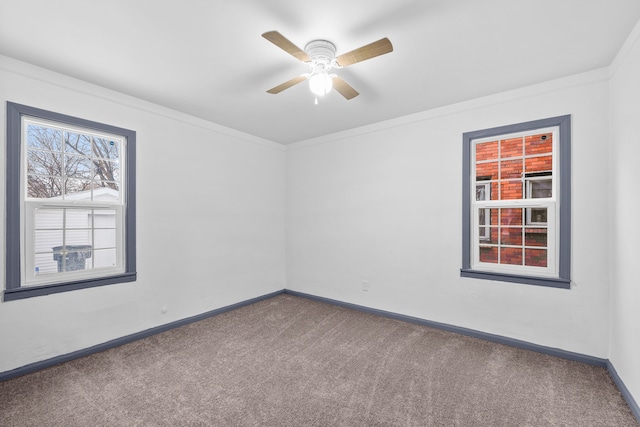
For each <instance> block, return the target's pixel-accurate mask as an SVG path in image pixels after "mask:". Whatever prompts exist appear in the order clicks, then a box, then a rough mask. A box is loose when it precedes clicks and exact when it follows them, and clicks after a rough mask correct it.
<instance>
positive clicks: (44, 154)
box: [27, 150, 62, 176]
mask: <svg viewBox="0 0 640 427" xmlns="http://www.w3.org/2000/svg"><path fill="white" fill-rule="evenodd" d="M27 173H30V174H39V175H52V176H62V156H61V155H60V154H58V153H54V152H51V151H42V150H28V151H27Z"/></svg>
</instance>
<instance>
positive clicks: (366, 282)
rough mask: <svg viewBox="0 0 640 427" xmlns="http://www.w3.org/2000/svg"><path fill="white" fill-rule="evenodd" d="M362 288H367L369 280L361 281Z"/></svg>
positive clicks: (365, 289)
mask: <svg viewBox="0 0 640 427" xmlns="http://www.w3.org/2000/svg"><path fill="white" fill-rule="evenodd" d="M362 290H363V291H365V292H366V291H368V290H369V281H368V280H363V281H362Z"/></svg>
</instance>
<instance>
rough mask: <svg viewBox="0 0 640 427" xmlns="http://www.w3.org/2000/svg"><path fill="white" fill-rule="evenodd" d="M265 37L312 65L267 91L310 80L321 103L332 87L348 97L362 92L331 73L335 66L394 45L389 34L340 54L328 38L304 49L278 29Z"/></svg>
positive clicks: (377, 54)
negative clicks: (307, 69) (303, 71)
mask: <svg viewBox="0 0 640 427" xmlns="http://www.w3.org/2000/svg"><path fill="white" fill-rule="evenodd" d="M262 37H264V38H265V39H267V40H269V41H270V42H271V43H273V44H275V45H276V46H278V47H279V48H280V49H282V50H284V51H285V52H287V53H288V54H290V55H291V56H293V57H294V58H296V59H297V60H299V61H302V62H304V63H306V64H308V65H309V68H310V72H309V73H305V74H302V75H300V76H298V77H295V78H293V79H291V80H289V81H286V82H284V83H282V84H279V85H278V86H276V87H273V88H271V89H269V90H268V91H267V92H268V93H272V94H277V93H280V92H282V91H283V90H285V89H289V88H290V87H292V86H294V85H297V84H298V83H301V82H303V81H305V80H309V89H310V90H311V92H312V93H313V94H314V95H315V96H316V101H315V102H316V104H317V103H318V96H322V95H326V94H327V93H329V91H331V89H332V88H333V87H335V88H336V90H337V91H338V92H339V93H340V95H342V96H344V97H345V98H346V99H347V100H349V99H352V98H355V97H356V96H358V95H359V93H358V91H357V90H355V89H354V88H352V87H351V86H350V85H349V84H347V82H345V81H344V80H343V79H341V78H340V77H338V76H336V75H335V74H329V71H330V70H331V69H332V68H342V67H346V66H349V65H352V64H355V63H357V62H361V61H365V60H367V59H371V58H375V57H376V56H380V55H384V54H385V53H389V52H392V51H393V45H391V42H390V41H389V39H388V38H386V37H385V38H383V39H380V40H378V41H376V42H373V43H369V44H368V45H365V46H362V47H360V48H358V49H355V50H352V51H350V52H347V53H343V54H342V55H339V56H336V46H335V45H334V44H333V43H331V42H330V41H327V40H312V41H310V42H309V43H307V44H306V46H305V48H304V50H302V49H300V48H299V47H298V46H296V45H295V44H293V43H292V42H290V41H289V40H288V39H287V38H286V37H284V36H283V35H282V34H280V33H279V32H277V31H269V32H266V33H264V34H263V35H262Z"/></svg>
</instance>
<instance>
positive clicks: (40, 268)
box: [34, 252, 59, 276]
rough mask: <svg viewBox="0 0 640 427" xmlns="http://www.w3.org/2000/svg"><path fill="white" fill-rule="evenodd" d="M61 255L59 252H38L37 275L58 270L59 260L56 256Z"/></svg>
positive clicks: (36, 259)
mask: <svg viewBox="0 0 640 427" xmlns="http://www.w3.org/2000/svg"><path fill="white" fill-rule="evenodd" d="M56 256H59V254H54V253H51V252H49V253H42V254H36V256H35V262H36V266H35V272H34V273H35V275H36V276H38V275H40V274H50V273H57V272H58V262H57V261H56V259H55V257H56Z"/></svg>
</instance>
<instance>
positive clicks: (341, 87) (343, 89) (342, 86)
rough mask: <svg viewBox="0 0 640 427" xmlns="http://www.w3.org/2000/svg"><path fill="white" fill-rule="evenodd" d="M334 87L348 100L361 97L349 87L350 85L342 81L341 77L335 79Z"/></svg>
mask: <svg viewBox="0 0 640 427" xmlns="http://www.w3.org/2000/svg"><path fill="white" fill-rule="evenodd" d="M333 87H334V88H335V89H336V90H337V91H338V92H339V93H340V95H342V96H344V97H345V98H346V99H347V100H349V99H352V98H355V97H356V96H358V95H360V94H359V93H358V91H357V90H355V89H354V88H352V87H351V86H349V84H348V83H347V82H345V81H344V80H342V79H341V78H340V77H334V78H333Z"/></svg>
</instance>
